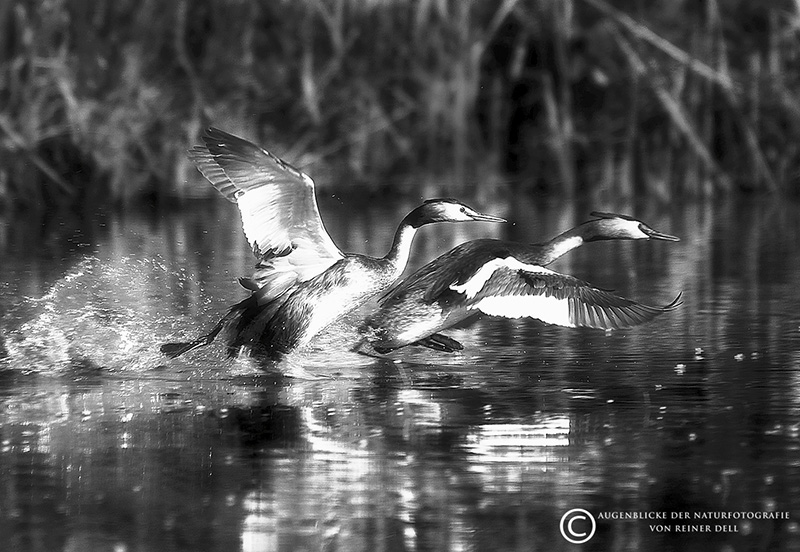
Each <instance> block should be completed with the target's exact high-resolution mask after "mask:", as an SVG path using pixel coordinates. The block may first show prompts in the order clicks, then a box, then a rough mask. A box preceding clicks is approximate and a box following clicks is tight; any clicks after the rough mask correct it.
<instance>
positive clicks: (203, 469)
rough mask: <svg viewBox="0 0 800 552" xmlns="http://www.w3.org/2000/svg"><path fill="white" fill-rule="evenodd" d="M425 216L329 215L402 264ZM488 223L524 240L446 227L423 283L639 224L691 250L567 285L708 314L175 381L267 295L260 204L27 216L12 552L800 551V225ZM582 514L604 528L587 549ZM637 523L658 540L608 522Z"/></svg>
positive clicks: (213, 367) (207, 358)
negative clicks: (244, 307)
mask: <svg viewBox="0 0 800 552" xmlns="http://www.w3.org/2000/svg"><path fill="white" fill-rule="evenodd" d="M413 203H414V202H413V201H400V202H398V203H397V204H392V206H390V207H389V206H383V207H378V206H377V205H376V203H375V202H373V203H372V204H369V203H367V204H361V205H359V204H357V203H355V200H353V199H347V200H342V201H341V202H340V201H336V200H328V201H326V202H325V203H324V204H323V206H322V209H323V214H324V217H325V219H326V223H327V226H328V228H329V230H330V232H331V234H332V235H333V236H334V238H335V240H336V242H337V243H338V244H339V245H340V246H341V247H342V248H343V249H345V250H351V251H360V252H366V253H370V254H382V253H383V252H384V251H385V249H386V248H387V247H388V243H389V240H390V237H391V233H392V232H393V230H394V228H393V225H394V223H395V221H397V220H399V218H400V217H401V215H402V214H403V213H404V212H405V211H407V210H408V209H410V208H411V207H413ZM473 203H474V204H475V205H476V206H477V207H480V208H481V209H483V210H486V211H489V212H496V213H498V214H504V215H505V216H507V218H509V219H510V220H514V221H516V222H517V224H515V225H513V226H506V227H503V228H501V227H497V226H489V225H486V224H462V225H438V226H437V227H428V228H425V229H424V230H423V232H422V233H421V235H420V236H418V241H417V242H416V244H415V245H416V252H417V257H416V258H415V260H414V262H415V263H416V264H417V265H418V264H420V263H421V262H423V261H424V260H427V259H430V258H432V257H433V256H435V255H436V254H438V253H441V252H443V251H444V250H446V249H447V248H449V247H450V246H452V245H455V244H456V243H458V242H460V241H463V240H466V239H471V238H475V237H480V236H486V235H497V236H505V237H511V238H514V239H521V240H528V241H535V240H539V239H543V238H546V237H549V236H551V235H554V234H556V233H558V232H560V231H562V230H564V229H566V228H568V227H570V226H572V225H574V224H576V223H578V222H581V221H582V220H583V219H584V218H585V217H586V215H587V214H588V213H589V211H591V210H593V209H599V210H611V211H617V212H626V213H631V214H636V215H637V216H639V217H640V218H642V219H643V220H645V221H646V222H648V223H649V224H650V225H652V226H653V227H655V228H657V229H659V230H662V231H665V232H669V233H672V234H676V235H679V236H681V237H683V241H681V242H679V243H664V242H649V243H648V242H642V243H630V242H629V243H599V244H590V245H587V246H585V247H583V248H582V249H580V250H578V251H575V252H573V253H571V254H570V255H568V256H567V257H565V258H564V259H562V260H560V261H559V262H558V263H557V264H556V265H554V268H555V269H557V270H561V271H564V272H568V273H571V274H573V275H576V276H578V277H581V278H583V279H587V280H589V281H591V282H593V283H595V284H596V285H598V286H600V287H603V288H607V289H615V290H616V291H617V292H619V293H622V294H623V295H626V296H629V297H631V298H635V299H638V300H640V301H643V302H649V303H651V304H661V303H667V302H669V301H670V300H671V299H672V298H673V297H674V296H675V295H676V294H677V293H678V292H679V291H683V293H684V299H685V304H684V305H683V307H681V308H680V309H679V310H678V311H676V312H674V313H671V314H668V315H665V316H663V317H661V318H660V319H657V320H656V321H655V322H653V323H651V324H648V325H645V326H642V327H639V328H636V329H634V330H630V331H621V332H616V333H603V332H596V331H590V330H570V329H563V328H554V327H546V326H543V325H541V324H539V323H537V322H536V321H528V320H525V321H509V320H499V319H484V320H482V321H479V322H477V323H476V324H473V325H472V326H469V327H466V328H461V329H457V330H455V331H453V332H451V335H453V337H455V338H456V339H458V340H460V341H461V342H462V343H464V345H465V346H466V348H465V350H464V351H463V353H459V354H455V355H442V354H437V353H433V352H429V351H423V350H415V349H408V350H405V351H400V352H398V353H396V354H394V355H393V356H392V358H391V359H389V360H378V359H371V358H367V357H363V356H358V355H354V354H351V353H348V352H346V350H345V347H344V345H343V343H344V342H346V338H345V337H342V336H346V335H347V332H346V330H347V328H346V327H345V325H343V326H342V327H341V328H339V330H341V335H340V334H339V333H338V332H337V335H335V336H326V337H324V338H323V339H322V341H321V342H320V349H321V350H319V351H312V352H308V353H303V354H299V355H295V356H294V357H292V358H290V359H288V360H287V361H286V362H285V363H284V364H282V365H280V366H278V367H272V368H271V369H270V370H267V371H265V370H263V369H261V367H259V365H258V364H257V363H256V362H254V361H252V360H248V359H244V360H234V361H231V360H228V359H226V358H225V356H224V352H223V351H222V348H221V347H219V346H212V347H208V348H206V349H205V350H202V351H197V352H194V353H191V354H189V355H187V356H186V357H185V358H180V359H177V360H166V359H164V358H163V357H161V356H160V355H159V353H158V345H159V344H160V343H161V342H164V341H169V340H176V339H183V338H186V337H190V336H192V335H194V334H195V333H197V332H200V331H203V330H205V329H207V328H208V327H209V326H210V325H211V324H213V323H214V322H215V321H216V319H217V317H218V316H219V315H220V314H221V313H222V312H223V311H224V309H225V307H226V306H227V305H228V304H229V303H231V302H234V301H236V300H238V299H239V298H241V297H242V296H243V291H242V290H241V289H239V288H238V286H237V285H236V284H235V280H236V277H238V276H240V275H245V274H248V273H249V271H250V265H251V264H252V260H251V259H250V254H249V252H248V250H247V246H246V244H245V243H244V240H243V238H242V237H241V234H240V231H239V222H238V213H237V212H236V211H235V208H233V207H232V206H230V205H228V204H226V203H225V202H221V201H220V202H214V203H212V204H211V205H210V206H209V205H205V204H198V205H195V206H192V207H191V208H190V209H189V210H188V211H187V212H176V213H170V214H164V215H162V216H159V217H153V216H144V215H135V214H131V215H128V216H126V217H124V218H115V217H106V218H103V219H98V220H94V221H88V222H86V221H84V222H78V221H75V220H73V221H70V220H67V221H66V222H64V221H61V222H60V223H59V222H57V221H56V222H54V221H43V222H44V223H45V224H44V227H43V228H41V227H40V226H41V225H39V224H38V222H36V223H35V224H34V225H33V227H35V228H36V230H33V229H31V228H27V227H26V225H25V224H24V221H21V220H19V218H15V219H14V220H4V221H1V222H0V248H2V250H0V252H1V253H2V258H3V262H2V265H0V282H1V283H0V315H2V319H1V321H0V332H1V333H0V339H1V340H2V341H1V344H0V357H2V359H0V535H2V539H3V540H2V544H0V548H1V549H2V550H11V551H16V550H20V551H23V550H24V551H27V550H35V551H53V550H59V551H61V550H63V551H84V550H88V551H94V550H98V551H99V550H111V551H115V552H123V551H151V550H152V551H161V550H181V551H182V550H187V551H195V550H197V551H203V550H215V551H216V550H220V551H228V550H243V551H256V550H287V551H301V550H337V551H361V550H363V551H373V550H378V551H380V550H384V551H394V550H434V551H440V550H441V551H445V550H447V551H449V550H452V551H462V550H463V551H473V550H474V551H484V550H514V551H536V550H548V551H549V550H578V549H585V550H623V551H629V550H630V551H634V550H698V551H699V550H703V551H705V550H720V551H738V550H800V352H799V351H800V314H798V309H797V305H798V301H799V300H800V276H799V275H800V252H799V251H798V246H797V244H798V241H799V239H800V208H798V206H796V205H791V204H787V203H779V202H759V201H751V200H748V201H739V202H729V203H725V204H720V205H705V204H700V205H687V206H683V207H673V208H671V209H666V208H664V207H657V206H648V205H640V206H633V205H625V204H622V205H620V204H597V205H590V206H574V205H559V204H544V203H542V202H535V201H530V200H527V201H517V202H515V203H514V205H513V206H511V207H507V206H505V205H504V203H503V202H501V201H499V200H498V201H496V202H495V203H492V202H486V201H484V202H473ZM573 508H583V509H585V510H587V511H588V512H590V513H591V514H592V515H593V516H594V517H595V518H596V531H595V534H594V535H593V536H592V538H591V539H590V540H589V541H588V542H586V543H585V544H582V545H574V544H570V543H569V542H567V540H565V538H564V537H563V536H562V534H561V532H560V529H559V527H560V520H561V518H562V515H563V514H565V512H567V511H568V510H571V509H573ZM726 513H727V514H728V515H730V516H732V517H733V519H727V520H720V519H714V518H713V516H720V515H722V514H726ZM765 513H768V514H769V516H773V517H777V518H778V519H764V518H765V517H769V516H767V515H765ZM634 515H647V516H650V517H651V518H654V519H645V520H643V519H607V518H614V517H620V516H623V517H628V518H630V517H632V516H634ZM661 516H665V517H666V518H667V519H666V520H664V519H658V518H659V517H661ZM678 516H684V519H675V518H676V517H678ZM696 516H700V517H699V518H698V517H696ZM703 516H705V517H706V518H708V517H710V518H711V519H705V518H703ZM656 525H660V526H663V527H662V530H661V531H659V530H658V528H656V527H655V526H656ZM565 527H567V525H565ZM571 527H572V530H573V533H572V536H573V538H577V536H579V535H580V534H581V533H588V531H589V529H590V526H589V524H588V521H587V519H576V520H574V522H573V524H572V525H571Z"/></svg>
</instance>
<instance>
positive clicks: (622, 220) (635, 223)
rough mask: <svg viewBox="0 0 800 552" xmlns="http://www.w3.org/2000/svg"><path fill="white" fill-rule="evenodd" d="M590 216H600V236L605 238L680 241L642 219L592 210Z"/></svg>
mask: <svg viewBox="0 0 800 552" xmlns="http://www.w3.org/2000/svg"><path fill="white" fill-rule="evenodd" d="M592 216H593V217H598V218H600V220H599V221H597V222H598V224H600V225H601V226H602V229H601V237H602V238H605V239H616V240H666V241H680V238H678V237H676V236H671V235H669V234H665V233H663V232H659V231H658V230H653V229H652V228H650V227H649V226H647V225H646V224H645V223H643V222H642V221H640V220H636V219H635V218H633V217H629V216H627V215H618V214H616V213H601V212H598V211H594V212H593V213H592Z"/></svg>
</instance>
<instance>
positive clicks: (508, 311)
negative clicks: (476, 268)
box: [451, 262, 681, 330]
mask: <svg viewBox="0 0 800 552" xmlns="http://www.w3.org/2000/svg"><path fill="white" fill-rule="evenodd" d="M509 265H510V266H509ZM492 268H493V271H492V273H491V275H490V276H488V277H486V276H485V275H484V276H483V280H482V282H483V285H482V286H481V287H480V289H479V290H476V289H475V288H474V287H473V288H472V289H471V290H470V287H469V282H467V283H466V284H464V285H463V286H461V287H459V286H453V287H451V289H452V290H454V291H457V292H460V293H461V294H462V297H463V299H462V300H463V306H464V307H466V308H468V309H475V310H480V311H482V312H484V313H485V314H489V315H492V316H504V317H507V318H521V317H530V318H537V319H539V320H542V321H543V322H547V323H549V324H557V325H560V326H568V327H578V326H583V327H589V328H598V329H604V330H615V329H622V328H629V327H631V326H635V325H638V324H642V323H644V322H647V321H649V320H652V319H653V318H655V317H656V316H658V315H660V314H663V313H665V312H668V311H671V310H673V309H675V308H676V307H678V306H679V305H680V304H681V301H680V295H679V296H678V297H677V298H676V299H675V300H674V301H673V302H672V303H670V304H669V305H666V306H663V307H652V306H649V305H644V304H642V303H637V302H636V301H633V300H631V299H627V298H625V297H621V296H619V295H616V294H614V293H611V292H609V291H605V290H602V289H599V288H596V287H594V286H592V285H591V284H588V283H587V282H584V281H582V280H579V279H577V278H573V277H572V276H567V275H565V274H560V273H558V272H554V271H552V270H548V269H546V268H543V267H536V266H534V265H525V268H520V265H519V264H518V263H515V262H509V263H508V264H505V263H497V264H496V265H494V266H493V267H492ZM480 283H481V282H480V281H479V282H477V283H476V284H475V285H476V286H477V285H479V284H480Z"/></svg>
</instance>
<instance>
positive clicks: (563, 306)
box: [469, 295, 576, 328]
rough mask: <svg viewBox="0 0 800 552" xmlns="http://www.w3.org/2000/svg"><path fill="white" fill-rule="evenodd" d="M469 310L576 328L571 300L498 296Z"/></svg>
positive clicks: (526, 296) (539, 296) (483, 300)
mask: <svg viewBox="0 0 800 552" xmlns="http://www.w3.org/2000/svg"><path fill="white" fill-rule="evenodd" d="M469 308H471V309H478V310H480V311H481V312H483V313H486V314H488V315H490V316H504V317H506V318H523V317H528V318H537V319H539V320H541V321H542V322H546V323H547V324H557V325H559V326H566V327H567V328H575V327H576V324H575V323H574V322H573V321H572V317H571V316H570V312H569V300H568V299H558V298H556V297H545V296H543V295H496V296H493V297H485V298H483V299H481V300H480V301H478V302H477V303H475V304H474V305H471V306H470V307H469Z"/></svg>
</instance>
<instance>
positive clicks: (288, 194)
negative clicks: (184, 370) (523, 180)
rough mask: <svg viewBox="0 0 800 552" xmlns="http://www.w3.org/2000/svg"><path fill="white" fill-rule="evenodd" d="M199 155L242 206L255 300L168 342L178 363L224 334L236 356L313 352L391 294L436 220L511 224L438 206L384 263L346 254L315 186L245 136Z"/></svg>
mask: <svg viewBox="0 0 800 552" xmlns="http://www.w3.org/2000/svg"><path fill="white" fill-rule="evenodd" d="M203 142H204V145H202V146H195V147H194V148H192V150H190V153H189V157H190V159H191V160H192V161H193V162H194V163H195V164H196V165H197V168H198V169H199V170H200V172H201V173H202V174H203V176H205V177H206V178H207V179H208V180H209V181H210V182H211V184H212V185H213V186H214V187H215V188H216V189H217V190H218V191H219V192H220V193H221V194H222V195H223V196H225V198H226V199H228V200H229V201H231V202H234V203H236V204H237V205H238V206H239V211H240V212H241V215H242V226H243V228H244V233H245V236H246V237H247V239H248V241H249V243H250V245H251V246H252V248H253V253H254V254H255V256H256V258H257V259H258V262H257V264H256V269H255V272H254V274H253V277H252V278H240V280H239V281H240V283H241V285H242V286H243V287H245V288H246V289H248V290H250V291H251V294H250V296H249V297H247V298H246V299H244V300H243V301H241V302H239V303H237V304H235V305H233V306H232V307H230V309H229V310H228V312H227V314H225V316H224V317H223V318H222V319H221V320H220V321H219V322H218V323H217V325H216V326H215V327H214V328H213V329H212V330H211V331H210V332H209V333H208V334H206V335H204V336H201V337H199V338H197V339H195V340H194V341H190V342H185V343H166V344H164V345H162V346H161V352H163V353H164V354H166V355H168V356H170V357H176V356H178V355H181V354H183V353H185V352H187V351H190V350H192V349H194V348H197V347H201V346H203V345H207V344H209V343H211V342H212V341H213V340H214V339H215V338H216V336H217V335H218V334H219V333H220V332H222V331H224V335H225V341H226V343H227V345H228V351H229V353H230V354H232V355H235V354H236V353H237V352H238V350H239V348H240V347H242V346H248V347H250V348H254V349H259V351H261V352H264V353H266V354H268V355H271V356H274V355H275V354H281V353H286V352H289V351H290V350H292V349H294V348H295V347H298V346H302V345H305V344H307V343H308V342H309V341H310V340H311V338H312V337H314V335H316V334H317V333H318V332H319V331H321V330H322V329H324V328H325V327H327V326H328V325H329V324H331V323H332V322H334V321H335V320H337V319H338V318H340V317H341V316H344V315H345V314H347V313H348V312H350V311H352V310H354V309H356V308H357V307H359V306H360V305H361V304H363V303H365V302H366V301H367V300H368V299H369V298H370V297H372V296H374V295H376V294H379V293H381V292H383V291H385V290H386V289H387V288H388V287H389V286H390V285H391V284H392V283H393V282H394V281H395V280H396V279H397V278H399V277H400V275H401V274H402V272H403V270H404V269H405V267H406V264H407V262H408V257H409V252H410V248H411V242H412V239H413V237H414V234H415V233H416V231H417V229H418V228H420V227H421V226H423V225H425V224H430V223H433V222H461V221H485V222H505V220H504V219H502V218H499V217H495V216H492V215H486V214H483V213H479V212H477V211H475V210H474V209H472V208H470V207H468V206H466V205H464V204H463V203H461V202H459V201H456V200H454V199H433V200H428V201H425V202H424V203H423V204H422V205H420V206H419V207H417V208H416V209H414V210H413V211H411V212H410V213H409V214H408V215H406V217H405V218H404V219H403V220H402V222H401V223H400V226H399V227H398V228H397V232H396V233H395V236H394V241H393V242H392V246H391V249H390V250H389V252H388V253H387V254H386V256H384V257H382V258H373V257H368V256H366V255H359V254H345V253H342V252H341V251H340V250H339V249H338V248H337V247H336V246H335V245H334V243H333V241H332V240H331V238H330V236H329V235H328V233H327V232H326V231H325V228H324V226H323V224H322V220H321V219H320V216H319V210H318V208H317V202H316V198H315V196H314V181H313V180H312V179H311V178H310V177H309V176H308V175H306V174H304V173H303V172H301V171H299V170H298V169H296V168H294V167H292V166H291V165H289V164H288V163H286V162H284V161H282V160H281V159H278V158H277V157H275V156H274V155H272V154H271V153H269V152H267V151H265V150H263V149H261V148H259V147H258V146H256V145H255V144H252V143H250V142H248V141H246V140H244V139H242V138H239V137H237V136H233V135H232V134H228V133H227V132H223V131H221V130H219V129H215V128H209V129H208V130H207V131H206V132H205V133H204V135H203Z"/></svg>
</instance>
